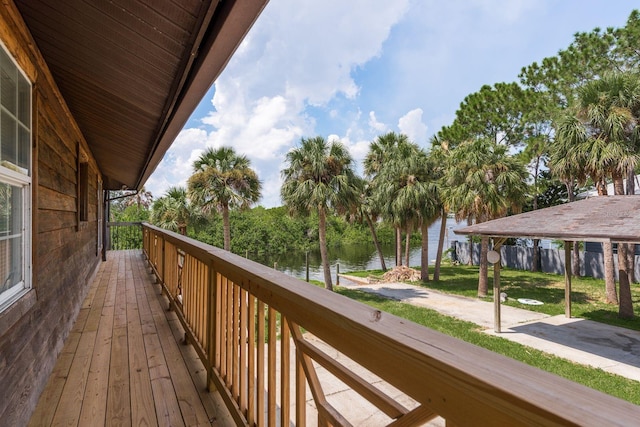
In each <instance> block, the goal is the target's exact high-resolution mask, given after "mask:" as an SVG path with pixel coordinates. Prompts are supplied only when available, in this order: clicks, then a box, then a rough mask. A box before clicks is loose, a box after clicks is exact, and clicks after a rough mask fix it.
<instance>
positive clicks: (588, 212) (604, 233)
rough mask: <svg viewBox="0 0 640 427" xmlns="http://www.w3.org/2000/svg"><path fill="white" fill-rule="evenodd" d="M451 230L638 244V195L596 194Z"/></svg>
mask: <svg viewBox="0 0 640 427" xmlns="http://www.w3.org/2000/svg"><path fill="white" fill-rule="evenodd" d="M454 232H455V233H456V234H461V235H475V236H483V237H496V238H506V237H522V238H529V239H552V240H565V241H590V242H621V243H640V196H598V197H593V198H590V199H585V200H580V201H577V202H572V203H566V204H563V205H559V206H553V207H550V208H546V209H539V210H535V211H531V212H525V213H521V214H518V215H512V216H508V217H505V218H500V219H495V220H492V221H487V222H483V223H480V224H475V225H472V226H468V227H462V228H458V229H456V230H454Z"/></svg>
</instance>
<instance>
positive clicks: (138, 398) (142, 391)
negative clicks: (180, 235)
mask: <svg viewBox="0 0 640 427" xmlns="http://www.w3.org/2000/svg"><path fill="white" fill-rule="evenodd" d="M120 273H121V272H120V271H118V280H121V274H120ZM122 280H125V284H126V294H127V333H128V346H129V375H130V384H131V387H130V388H131V422H132V424H133V425H134V426H141V425H158V419H157V417H156V411H155V404H154V402H153V390H152V388H151V377H150V374H149V365H148V361H147V353H146V351H145V348H144V337H143V336H142V323H141V320H140V312H139V311H140V310H139V308H138V301H137V298H136V285H135V283H134V281H133V274H132V272H131V263H130V262H129V260H128V259H127V262H125V270H124V277H122Z"/></svg>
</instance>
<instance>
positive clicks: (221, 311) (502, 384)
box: [114, 224, 639, 427]
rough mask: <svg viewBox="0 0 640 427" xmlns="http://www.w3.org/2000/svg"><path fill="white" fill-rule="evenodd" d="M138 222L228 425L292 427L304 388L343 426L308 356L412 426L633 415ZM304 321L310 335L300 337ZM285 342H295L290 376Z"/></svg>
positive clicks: (324, 418)
mask: <svg viewBox="0 0 640 427" xmlns="http://www.w3.org/2000/svg"><path fill="white" fill-rule="evenodd" d="M143 227H144V230H143V233H142V234H141V235H140V236H141V238H140V239H141V242H142V246H143V251H144V253H145V255H146V257H147V259H148V261H149V266H150V267H151V269H152V272H153V274H155V276H156V277H157V279H158V281H159V282H160V283H161V284H162V286H163V288H164V290H165V292H167V294H168V297H169V299H170V301H171V306H173V307H175V308H176V314H177V315H178V319H179V320H180V322H181V323H182V325H183V327H184V329H185V335H186V336H188V337H189V340H190V342H191V343H192V344H193V345H194V347H195V350H196V352H197V354H198V356H199V357H200V359H201V360H202V362H203V364H204V365H205V368H206V369H207V375H208V382H207V383H208V385H209V386H211V385H213V386H215V387H216V388H217V390H218V391H220V395H221V396H222V398H223V399H224V401H225V403H226V405H227V407H228V408H229V410H230V411H231V413H232V416H233V418H234V420H235V422H236V423H237V424H240V425H244V424H248V425H250V426H265V425H267V426H270V427H271V426H273V427H275V425H276V424H280V425H282V426H287V427H288V426H289V424H290V422H291V411H295V423H296V425H299V426H304V425H305V423H306V417H307V413H306V412H307V410H308V408H307V407H306V399H307V394H308V393H307V391H306V388H307V386H308V387H309V389H310V391H311V397H312V398H313V401H314V403H315V409H314V410H315V411H316V413H317V423H318V425H321V426H325V425H326V426H328V425H331V426H349V425H351V423H350V421H349V420H347V419H346V418H345V416H344V414H342V413H340V412H338V410H337V409H336V407H334V406H332V405H331V404H330V402H329V401H328V400H327V397H326V396H325V394H324V391H323V388H322V384H321V379H320V378H319V377H318V374H317V373H316V368H315V364H316V363H317V364H319V365H321V366H322V367H323V368H324V369H323V371H322V372H323V378H324V375H325V374H331V375H333V376H334V377H335V378H338V379H340V380H341V381H343V382H344V384H346V385H347V386H348V387H350V389H351V390H353V391H355V392H357V393H358V394H359V395H360V396H362V397H363V398H365V399H366V400H367V401H369V402H370V403H371V404H372V405H374V407H376V408H378V409H379V413H380V414H381V415H382V416H384V414H386V416H387V417H388V418H387V422H389V420H395V421H393V425H398V426H400V425H414V424H416V423H421V422H423V421H426V420H428V419H429V418H431V417H432V416H434V415H435V414H436V413H438V412H439V413H441V415H443V416H444V418H447V426H453V425H454V424H453V423H454V422H455V423H457V424H458V425H467V424H473V423H474V422H476V421H477V420H480V419H482V420H490V421H491V423H493V424H496V425H519V424H538V425H562V424H572V423H573V424H575V423H576V420H579V421H580V422H585V423H586V424H590V425H602V424H606V421H607V420H611V419H615V420H616V421H619V422H620V424H623V425H629V424H634V422H635V421H637V419H638V416H639V415H638V410H637V407H635V406H633V405H630V404H627V403H626V402H621V401H619V400H618V399H614V398H612V397H610V396H607V395H603V394H602V393H598V392H596V391H594V390H590V389H587V388H586V387H582V386H579V385H577V384H574V383H570V382H568V381H566V380H563V379H560V378H556V377H554V376H552V375H550V374H547V373H545V372H541V371H538V370H535V369H534V368H531V367H528V366H526V365H523V364H520V363H517V362H515V361H512V360H509V359H506V358H504V357H500V356H497V355H494V354H493V353H490V352H488V351H485V350H482V349H479V348H476V347H473V346H471V345H469V344H466V343H463V342H459V341H457V340H455V339H453V338H449V337H446V336H443V335H441V334H437V333H435V332H434V331H431V330H429V329H426V328H421V327H419V326H418V325H415V324H412V323H411V322H407V321H403V320H401V319H397V318H395V317H394V316H390V315H388V314H386V313H382V312H380V311H377V310H375V309H372V308H369V307H365V306H363V305H360V304H358V303H355V302H353V301H349V300H344V299H338V298H340V297H339V296H336V295H335V294H333V293H331V292H326V291H322V290H319V289H317V288H315V287H313V286H310V285H307V284H305V283H303V282H301V281H298V280H296V279H293V278H289V277H287V276H285V275H283V274H281V273H278V272H275V271H273V270H272V269H269V268H267V267H262V266H259V265H257V264H255V263H253V262H252V261H248V260H246V259H243V258H240V257H237V256H235V255H233V254H230V253H228V252H225V251H222V250H218V249H215V248H212V247H210V246H207V245H204V244H201V243H198V242H195V241H193V240H190V239H188V238H185V237H184V236H179V235H177V234H176V233H170V232H164V231H162V230H160V229H158V228H156V227H153V226H149V225H146V224H145V225H144V226H143ZM116 231H117V232H118V234H122V230H115V227H114V232H116ZM122 235H124V234H122ZM132 236H133V234H131V235H129V234H127V238H125V239H124V240H132V239H133V237H132ZM179 289H181V291H180V290H179ZM180 292H182V294H181V295H182V303H180V300H179V299H178V295H179V294H180ZM302 328H304V329H305V330H307V331H309V332H310V333H311V334H313V335H314V336H315V338H312V337H307V336H306V335H305V336H303V335H302ZM278 333H280V336H278ZM307 338H308V339H307ZM291 343H293V344H294V345H295V346H296V347H295V369H296V371H295V379H292V378H291V374H290V373H291V369H292V367H291V362H292V361H291V360H290V354H291ZM265 345H266V346H267V349H265ZM326 347H329V348H330V350H331V352H329V351H327V350H326ZM363 349H366V350H367V351H363ZM278 350H280V356H278ZM333 351H337V352H339V353H341V354H342V356H345V357H346V358H347V359H349V358H350V359H351V361H352V362H354V363H355V364H360V365H361V367H363V368H367V369H369V370H370V371H371V373H373V374H375V375H378V376H379V378H380V381H382V382H383V383H387V384H388V385H390V386H393V387H395V389H397V390H398V391H399V392H401V393H404V395H403V400H406V402H408V403H411V404H410V405H409V404H408V403H407V405H406V408H411V409H405V406H403V405H401V404H400V403H399V400H398V399H396V398H395V394H394V395H393V396H394V398H392V397H390V396H391V395H386V394H385V393H383V392H382V388H378V387H377V384H376V383H377V381H376V383H374V382H370V381H369V380H368V378H369V377H368V375H367V376H360V375H361V373H360V371H359V368H357V369H355V370H354V369H353V368H351V366H352V365H351V363H346V364H342V363H339V362H337V361H336V360H334V358H333V357H332V356H330V355H331V354H332V352H333ZM342 356H341V357H342ZM365 378H366V379H365ZM525 378H526V381H520V380H519V379H525ZM292 380H294V381H295V392H293V393H294V395H293V396H292V390H291V385H292V384H291V382H292ZM265 394H266V395H265ZM557 396H562V397H563V399H557V398H556V397H557ZM292 398H294V401H293V402H291V400H292ZM412 399H413V400H412ZM555 402H561V403H557V404H556V403H555ZM278 403H279V404H280V405H279V406H278ZM292 405H293V406H292ZM462 407H464V410H461V409H460V408H462ZM309 415H310V416H312V415H311V414H309ZM278 419H279V420H280V421H279V422H278ZM265 421H266V422H265ZM354 424H357V423H354Z"/></svg>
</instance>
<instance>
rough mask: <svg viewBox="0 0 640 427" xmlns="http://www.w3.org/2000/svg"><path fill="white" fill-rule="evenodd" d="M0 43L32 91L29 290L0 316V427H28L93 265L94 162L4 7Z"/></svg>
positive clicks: (15, 18) (9, 6)
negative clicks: (81, 164)
mask: <svg viewBox="0 0 640 427" xmlns="http://www.w3.org/2000/svg"><path fill="white" fill-rule="evenodd" d="M0 40H2V43H3V44H4V45H5V46H6V47H7V49H8V51H9V53H10V54H11V56H13V58H14V59H15V60H16V61H17V63H18V64H19V66H20V67H21V68H22V70H23V71H24V72H25V73H26V74H27V76H28V78H29V80H30V81H31V82H32V84H33V98H32V103H33V115H32V121H33V124H32V131H33V139H32V141H33V154H32V156H33V157H32V159H33V166H32V176H33V184H32V189H33V196H32V217H33V221H32V258H33V268H32V271H33V272H32V280H33V282H32V283H33V288H32V290H31V291H30V292H29V293H27V295H25V296H24V297H23V298H21V299H20V300H19V301H18V302H17V303H15V304H13V305H12V306H11V307H10V308H8V309H7V310H5V311H3V312H2V313H0V385H1V386H0V420H2V421H1V422H0V424H2V425H11V426H20V425H25V424H27V423H28V421H29V418H30V416H31V413H32V412H33V410H34V408H35V406H36V403H37V400H38V397H39V395H40V393H41V391H42V390H43V388H44V386H45V385H46V382H47V380H48V377H49V374H50V373H51V371H52V369H53V366H54V364H55V362H56V359H57V356H58V354H59V353H60V351H61V349H62V346H63V343H64V341H65V339H66V338H67V337H68V336H69V333H70V330H71V328H72V326H73V324H74V321H75V319H76V318H77V316H78V313H79V310H80V307H81V304H82V302H83V300H84V297H85V295H86V292H87V290H88V287H89V286H88V284H89V283H90V280H91V278H92V276H93V275H94V274H95V272H96V269H97V266H98V264H99V256H98V250H97V233H98V222H97V213H98V209H97V208H98V203H99V200H98V198H99V197H98V194H97V193H98V191H97V189H98V180H99V179H101V177H100V174H99V171H98V168H97V166H96V163H95V160H94V159H93V157H92V156H91V152H90V150H89V148H88V146H87V144H86V141H84V139H83V136H82V134H81V133H80V131H79V129H78V126H77V124H76V123H75V121H74V120H73V118H72V116H71V114H70V113H69V110H68V108H67V106H66V104H65V103H64V101H63V100H62V96H61V95H60V93H59V91H58V90H57V87H56V85H55V83H54V81H53V78H52V77H51V74H50V72H49V70H48V68H47V66H46V64H45V63H44V60H43V59H42V57H41V56H40V54H39V52H38V51H37V47H36V45H35V43H34V41H33V40H32V39H31V37H30V35H29V32H28V30H27V29H26V26H25V25H24V23H23V21H22V18H21V17H20V14H19V13H18V11H17V9H16V8H15V6H14V4H13V2H12V1H11V0H9V1H8V2H7V1H4V2H3V6H2V7H0ZM79 155H80V156H84V157H85V160H86V161H88V164H89V174H88V175H89V179H88V181H89V190H88V196H89V199H88V206H89V208H88V221H83V222H80V221H79V216H78V208H77V207H78V197H77V195H78V166H77V165H78V157H79Z"/></svg>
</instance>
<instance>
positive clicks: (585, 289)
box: [349, 264, 640, 330]
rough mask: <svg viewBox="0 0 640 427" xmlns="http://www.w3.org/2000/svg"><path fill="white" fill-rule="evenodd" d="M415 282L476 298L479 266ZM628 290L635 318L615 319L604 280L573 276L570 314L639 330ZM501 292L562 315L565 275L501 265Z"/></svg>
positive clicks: (445, 269) (635, 291)
mask: <svg viewBox="0 0 640 427" xmlns="http://www.w3.org/2000/svg"><path fill="white" fill-rule="evenodd" d="M349 274H353V275H357V276H360V277H381V276H382V274H383V273H382V271H381V270H374V271H366V272H355V273H351V272H350V273H349ZM430 274H431V275H433V267H430ZM431 277H432V276H431ZM417 284H418V285H421V286H425V287H428V288H431V289H436V290H439V291H442V292H445V293H451V294H457V295H464V296H467V297H471V298H475V297H477V291H478V266H467V265H450V264H449V265H443V266H442V268H441V271H440V280H438V281H437V282H436V281H433V280H432V281H430V282H423V283H417ZM631 290H632V297H633V305H634V310H635V314H636V318H635V319H633V320H623V319H620V318H618V306H617V305H612V304H606V303H605V289H604V280H600V279H593V278H590V277H574V278H572V279H571V307H572V308H571V313H572V316H574V317H582V318H585V319H591V320H595V321H597V322H602V323H606V324H610V325H616V326H622V327H625V328H629V329H635V330H640V284H637V283H636V284H633V285H632V289H631ZM500 291H501V292H505V293H506V294H507V296H508V300H507V302H506V303H505V304H506V305H510V306H514V307H519V308H524V309H527V310H532V311H539V312H542V313H546V314H550V315H557V314H564V276H559V275H556V274H548V273H532V272H530V271H521V270H513V269H507V268H502V269H501V271H500ZM519 298H527V299H534V300H538V301H542V302H543V303H544V304H543V305H526V304H522V303H519V302H518V299H519ZM487 300H488V301H493V269H492V268H490V269H489V296H488V297H487Z"/></svg>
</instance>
